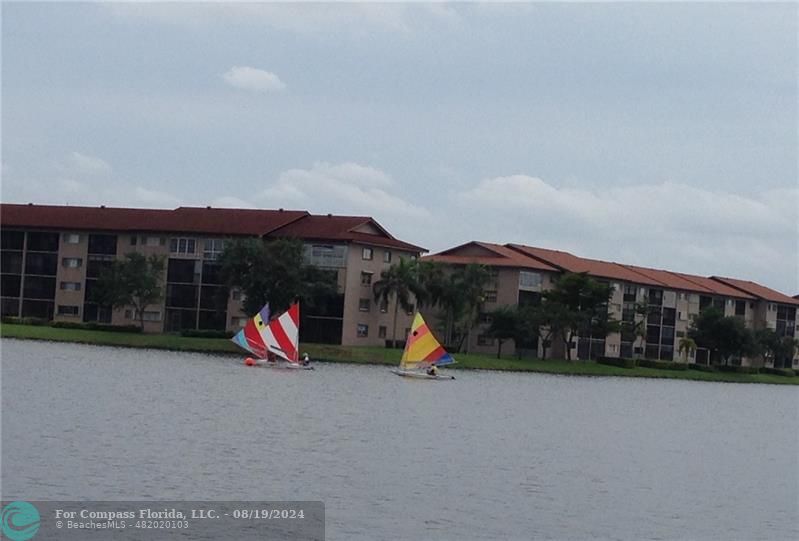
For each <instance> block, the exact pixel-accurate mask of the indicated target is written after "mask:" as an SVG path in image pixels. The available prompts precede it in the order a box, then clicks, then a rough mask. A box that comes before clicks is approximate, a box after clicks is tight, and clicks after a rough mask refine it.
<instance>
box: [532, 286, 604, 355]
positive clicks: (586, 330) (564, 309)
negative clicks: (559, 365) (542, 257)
mask: <svg viewBox="0 0 799 541" xmlns="http://www.w3.org/2000/svg"><path fill="white" fill-rule="evenodd" d="M611 294H612V289H611V286H610V284H605V283H602V282H598V281H596V280H594V279H593V278H591V277H590V276H588V275H587V274H586V273H566V274H564V275H562V276H561V277H560V278H558V280H557V281H556V282H555V285H554V287H553V288H552V289H551V290H549V291H546V292H545V293H544V295H543V297H544V301H545V302H544V304H545V305H546V307H547V308H548V309H549V310H551V311H552V314H553V315H554V316H556V319H553V321H552V324H553V325H555V326H556V327H557V330H558V334H560V336H561V338H562V340H563V343H564V346H565V349H566V360H569V361H570V360H571V347H570V346H571V343H572V341H573V340H574V338H575V337H577V336H582V337H587V338H588V339H589V340H590V339H591V338H593V337H595V336H602V337H604V336H607V334H608V333H610V332H614V331H615V330H617V329H618V323H617V322H616V321H613V320H611V319H610V318H609V317H608V306H607V304H608V301H609V300H610V296H611ZM589 356H590V346H589Z"/></svg>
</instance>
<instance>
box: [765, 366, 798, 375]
mask: <svg viewBox="0 0 799 541" xmlns="http://www.w3.org/2000/svg"><path fill="white" fill-rule="evenodd" d="M760 373H761V374H776V375H778V376H788V377H792V376H795V375H796V372H794V371H793V370H791V369H790V368H770V367H768V366H764V367H762V368H761V369H760Z"/></svg>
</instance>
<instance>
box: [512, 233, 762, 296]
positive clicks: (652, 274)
mask: <svg viewBox="0 0 799 541" xmlns="http://www.w3.org/2000/svg"><path fill="white" fill-rule="evenodd" d="M508 246H510V247H511V248H513V249H514V250H518V251H520V252H522V253H525V254H527V255H530V256H531V257H536V258H538V259H541V260H542V261H546V262H547V263H550V264H551V265H555V266H556V267H558V268H560V269H563V270H564V271H568V272H586V273H588V274H590V275H591V276H598V277H602V278H609V279H614V280H622V281H625V282H632V283H636V284H643V285H649V286H655V287H663V288H668V289H676V290H684V291H692V292H698V293H704V294H707V295H721V296H725V297H737V298H739V299H753V298H755V297H753V296H752V295H749V294H747V293H746V292H743V291H741V290H739V289H735V288H732V287H729V286H728V285H725V284H721V283H718V282H717V281H715V280H711V279H710V278H706V277H704V276H696V275H693V274H684V273H680V272H673V271H666V270H659V269H650V268H646V267H639V266H636V265H626V264H622V263H611V262H608V261H599V260H596V259H588V258H584V257H577V256H575V255H572V254H570V253H568V252H561V251H558V250H548V249H545V248H535V247H533V246H523V245H520V244H509V245H508Z"/></svg>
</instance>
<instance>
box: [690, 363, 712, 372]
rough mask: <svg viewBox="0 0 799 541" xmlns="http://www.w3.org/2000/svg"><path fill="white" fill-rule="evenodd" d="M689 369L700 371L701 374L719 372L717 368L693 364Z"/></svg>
mask: <svg viewBox="0 0 799 541" xmlns="http://www.w3.org/2000/svg"><path fill="white" fill-rule="evenodd" d="M688 368H690V369H691V370H699V371H701V372H718V370H716V367H715V366H710V365H707V364H696V363H691V364H689V365H688Z"/></svg>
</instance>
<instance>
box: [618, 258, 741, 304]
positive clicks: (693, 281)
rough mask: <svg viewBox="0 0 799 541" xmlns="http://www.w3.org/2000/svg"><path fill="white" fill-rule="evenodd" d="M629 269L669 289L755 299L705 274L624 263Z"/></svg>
mask: <svg viewBox="0 0 799 541" xmlns="http://www.w3.org/2000/svg"><path fill="white" fill-rule="evenodd" d="M624 266H625V267H627V268H628V269H630V270H632V271H634V272H637V273H639V274H643V275H644V276H648V277H649V278H652V279H653V280H657V281H659V282H661V283H662V284H663V285H664V287H667V288H669V289H677V290H683V291H692V292H694V293H703V294H705V295H722V296H726V297H738V298H742V299H753V298H754V297H752V296H751V295H747V294H746V293H743V292H741V291H738V290H735V289H733V288H730V287H727V286H725V285H724V284H719V283H717V282H715V281H714V280H711V279H710V278H706V277H704V276H697V275H695V274H685V273H681V272H674V271H666V270H660V269H650V268H647V267H639V266H637V265H624Z"/></svg>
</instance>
